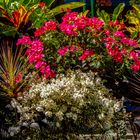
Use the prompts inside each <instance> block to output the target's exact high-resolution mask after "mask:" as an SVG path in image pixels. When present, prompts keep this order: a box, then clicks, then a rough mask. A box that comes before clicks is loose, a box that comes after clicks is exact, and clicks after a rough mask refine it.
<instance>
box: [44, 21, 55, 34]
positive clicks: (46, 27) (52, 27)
mask: <svg viewBox="0 0 140 140" xmlns="http://www.w3.org/2000/svg"><path fill="white" fill-rule="evenodd" d="M57 25H58V24H57V23H56V22H55V21H53V20H50V21H48V22H45V23H44V26H43V29H44V30H45V31H53V30H56V28H57Z"/></svg>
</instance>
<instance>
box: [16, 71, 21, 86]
mask: <svg viewBox="0 0 140 140" xmlns="http://www.w3.org/2000/svg"><path fill="white" fill-rule="evenodd" d="M21 81H22V74H21V73H19V74H18V75H17V76H16V77H15V82H16V83H17V84H18V83H20V82H21Z"/></svg>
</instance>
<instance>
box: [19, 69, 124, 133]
mask: <svg viewBox="0 0 140 140" xmlns="http://www.w3.org/2000/svg"><path fill="white" fill-rule="evenodd" d="M19 99H20V97H19ZM19 102H20V107H22V111H21V118H20V124H22V123H25V122H28V125H30V122H31V123H32V122H33V123H35V120H37V122H42V123H43V122H44V123H45V124H46V126H47V128H45V129H44V130H45V132H44V133H46V132H52V130H53V136H54V135H55V134H56V132H59V133H61V132H63V133H64V135H66V134H67V133H69V132H74V133H76V132H80V131H81V130H82V131H84V132H86V131H87V130H89V131H91V133H97V132H104V133H107V132H109V133H110V134H111V133H113V132H114V131H117V132H118V133H120V129H119V128H120V127H122V125H123V126H125V121H124V118H123V117H124V114H123V113H122V112H121V103H120V102H119V101H117V100H115V99H113V98H112V97H111V96H110V93H109V91H108V90H107V89H106V88H105V87H104V86H103V84H102V82H101V79H100V78H99V77H98V76H97V75H96V74H94V73H93V72H88V73H83V72H81V71H80V70H77V71H71V70H69V71H67V74H66V75H62V74H60V75H57V77H56V79H51V80H50V81H46V80H45V79H44V81H42V82H40V83H37V84H32V86H31V89H30V91H29V93H28V94H26V95H24V97H22V100H20V101H19ZM39 114H42V115H41V116H40V115H39ZM117 114H118V115H119V114H122V115H121V116H122V118H121V117H120V118H119V120H117ZM39 116H40V117H39ZM119 116H120V115H119ZM121 119H123V120H121ZM115 120H116V121H115ZM121 122H123V123H122V124H121ZM119 124H121V125H120V126H119ZM40 125H41V124H40ZM116 127H117V129H116ZM40 129H41V127H40ZM47 134H48V133H47ZM49 134H50V133H49ZM119 135H121V134H119Z"/></svg>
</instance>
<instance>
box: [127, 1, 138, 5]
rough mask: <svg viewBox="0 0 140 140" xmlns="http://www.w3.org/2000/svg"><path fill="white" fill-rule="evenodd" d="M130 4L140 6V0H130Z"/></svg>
mask: <svg viewBox="0 0 140 140" xmlns="http://www.w3.org/2000/svg"><path fill="white" fill-rule="evenodd" d="M129 3H130V4H131V5H133V4H140V0H129Z"/></svg>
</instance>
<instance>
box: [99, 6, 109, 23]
mask: <svg viewBox="0 0 140 140" xmlns="http://www.w3.org/2000/svg"><path fill="white" fill-rule="evenodd" d="M97 16H98V17H99V18H100V19H102V20H103V21H104V22H105V23H106V24H107V23H108V22H109V21H110V16H109V14H108V13H107V12H105V11H104V10H102V11H99V9H98V10H97Z"/></svg>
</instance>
